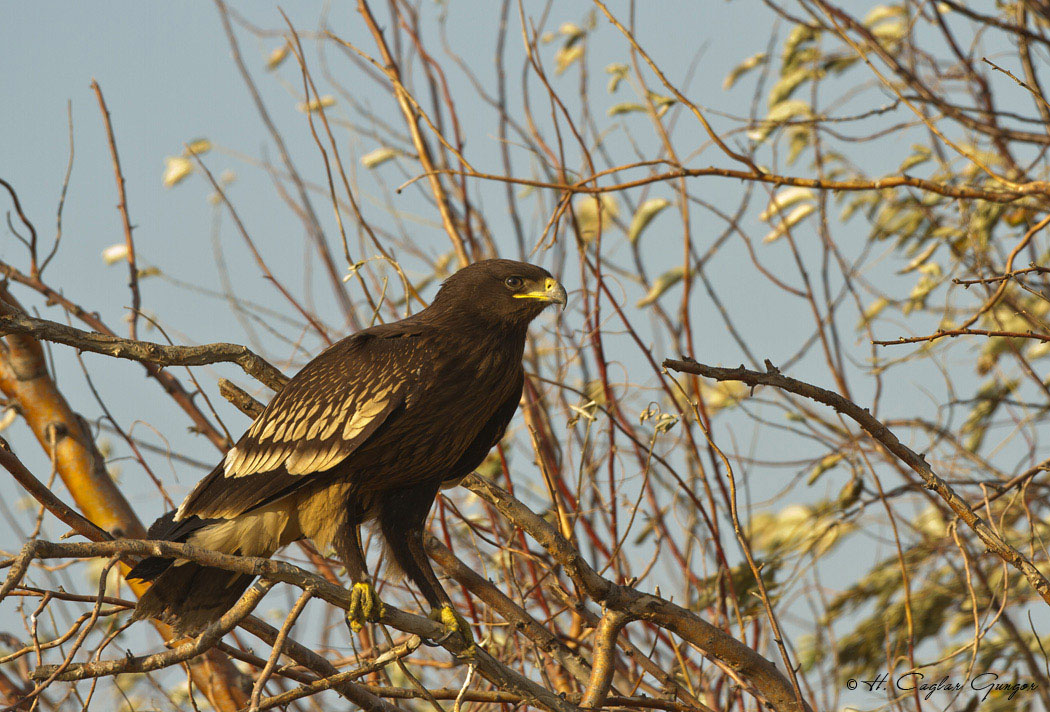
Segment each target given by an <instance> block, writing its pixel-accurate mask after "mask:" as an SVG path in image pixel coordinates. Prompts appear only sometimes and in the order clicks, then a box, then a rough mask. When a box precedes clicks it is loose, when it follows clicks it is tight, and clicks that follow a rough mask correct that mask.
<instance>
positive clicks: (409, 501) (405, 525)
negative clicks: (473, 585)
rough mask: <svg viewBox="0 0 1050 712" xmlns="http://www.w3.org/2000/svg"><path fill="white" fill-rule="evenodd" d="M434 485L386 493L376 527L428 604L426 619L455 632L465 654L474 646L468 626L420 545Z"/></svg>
mask: <svg viewBox="0 0 1050 712" xmlns="http://www.w3.org/2000/svg"><path fill="white" fill-rule="evenodd" d="M437 489H438V488H437V486H436V485H429V484H428V485H423V486H419V487H412V488H409V489H402V490H396V491H393V492H390V493H386V496H385V498H384V500H383V502H382V503H381V505H380V511H379V528H380V531H381V532H382V533H383V538H384V539H386V544H387V548H388V549H389V551H390V555H391V556H392V557H393V558H394V562H395V563H396V564H397V565H398V566H399V567H400V568H401V570H402V571H403V572H404V573H405V575H406V576H408V577H409V578H410V579H412V582H413V583H414V584H415V585H416V588H418V589H419V592H420V593H421V594H423V598H425V599H426V600H427V603H428V604H430V608H431V613H430V618H432V619H433V620H435V621H437V622H438V623H441V624H442V625H443V626H444V627H445V635H444V636H442V639H444V638H446V637H448V636H449V635H458V636H460V638H461V639H462V640H463V642H464V644H465V645H466V646H467V648H468V650H467V651H466V652H467V654H469V652H470V650H472V649H473V647H474V636H473V635H472V634H471V632H470V626H469V625H468V624H467V622H466V621H465V620H464V619H463V617H462V616H461V615H459V613H458V612H456V609H455V608H454V607H453V605H452V599H451V598H449V596H448V593H446V592H445V589H444V588H443V587H442V586H441V583H440V582H439V581H438V578H437V576H436V575H435V574H434V568H433V567H432V566H431V564H430V559H429V558H428V557H427V553H426V550H425V548H424V547H423V531H424V524H425V522H426V518H427V513H428V512H429V511H430V507H431V505H433V503H434V498H435V497H436V496H437Z"/></svg>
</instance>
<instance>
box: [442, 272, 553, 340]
mask: <svg viewBox="0 0 1050 712" xmlns="http://www.w3.org/2000/svg"><path fill="white" fill-rule="evenodd" d="M551 304H558V305H561V306H564V305H565V288H564V287H563V286H561V284H560V283H559V282H558V280H556V279H554V277H552V276H551V273H550V272H548V271H547V270H545V269H543V268H542V267H537V266H536V265H531V264H528V263H526V262H515V261H513V260H483V261H481V262H475V263H474V264H472V265H467V266H466V267H464V268H463V269H461V270H459V271H458V272H456V273H455V274H453V275H452V276H451V277H449V278H448V279H446V280H445V282H444V284H442V285H441V289H440V290H439V291H438V293H437V296H436V297H434V302H433V304H432V305H431V309H432V310H434V311H436V312H443V313H445V314H448V315H450V316H451V315H452V314H455V315H456V316H457V317H458V318H464V317H466V318H469V319H471V320H472V321H474V322H475V323H478V324H482V323H487V324H491V325H502V326H506V327H524V326H527V325H528V323H529V322H530V321H532V320H533V319H535V318H536V317H537V316H539V314H540V312H542V311H543V310H544V309H545V308H546V307H548V306H550V305H551Z"/></svg>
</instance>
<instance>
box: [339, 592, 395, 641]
mask: <svg viewBox="0 0 1050 712" xmlns="http://www.w3.org/2000/svg"><path fill="white" fill-rule="evenodd" d="M385 612H386V608H385V606H383V602H382V601H380V600H379V595H378V594H377V593H376V590H375V587H374V586H372V584H371V582H368V581H359V582H358V583H355V584H354V585H353V586H352V587H351V589H350V608H349V609H348V610H347V612H346V622H347V625H349V626H350V630H352V631H353V632H355V633H356V632H358V631H359V630H361V629H362V628H364V626H365V623H374V622H375V621H377V620H379V619H380V618H382V617H383V614H384V613H385Z"/></svg>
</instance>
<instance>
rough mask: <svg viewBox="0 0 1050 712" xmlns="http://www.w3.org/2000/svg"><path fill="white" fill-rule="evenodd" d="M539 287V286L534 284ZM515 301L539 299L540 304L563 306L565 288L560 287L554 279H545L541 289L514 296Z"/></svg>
mask: <svg viewBox="0 0 1050 712" xmlns="http://www.w3.org/2000/svg"><path fill="white" fill-rule="evenodd" d="M535 286H536V287H539V284H538V283H537V284H535ZM514 298H515V299H539V300H540V301H541V302H550V303H551V304H559V305H561V306H565V287H563V286H561V284H560V283H559V282H558V280H556V279H554V277H547V279H545V280H544V281H543V289H534V290H533V291H531V292H524V293H522V294H515V295H514Z"/></svg>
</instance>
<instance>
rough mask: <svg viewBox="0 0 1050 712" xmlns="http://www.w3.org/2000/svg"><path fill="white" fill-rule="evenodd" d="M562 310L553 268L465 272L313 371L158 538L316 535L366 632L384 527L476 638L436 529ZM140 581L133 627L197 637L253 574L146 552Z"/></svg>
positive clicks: (389, 546)
mask: <svg viewBox="0 0 1050 712" xmlns="http://www.w3.org/2000/svg"><path fill="white" fill-rule="evenodd" d="M551 304H559V305H562V306H564V305H565V289H564V287H562V285H561V284H559V283H558V281H557V280H556V279H554V277H552V276H551V274H550V273H549V272H547V271H546V270H545V269H543V268H541V267H537V266H535V265H531V264H526V263H523V262H514V261H511V260H502V259H496V260H485V261H481V262H476V263H474V264H471V265H468V266H466V267H464V268H462V269H460V270H459V271H458V272H456V273H455V274H453V275H452V276H450V277H449V278H448V279H447V280H446V281H445V282H444V283H443V284H442V285H441V288H440V289H439V290H438V292H437V295H436V296H435V297H434V299H433V301H432V302H431V304H430V305H429V306H428V307H427V308H425V309H423V310H422V311H420V312H418V313H416V314H414V315H412V316H409V317H407V318H405V319H402V320H401V321H397V322H393V323H389V324H380V325H377V326H372V327H370V328H367V329H363V330H361V331H359V332H357V333H354V334H352V335H350V336H348V337H347V338H345V339H343V340H341V341H339V342H337V343H335V344H333V345H332V346H331V347H329V348H328V349H327V350H325V351H324V352H323V353H321V354H320V355H319V356H317V357H316V358H314V359H313V360H312V361H310V362H309V363H307V364H306V365H305V366H304V367H303V368H302V370H301V371H299V372H298V373H297V374H296V375H295V376H294V377H293V378H292V379H291V380H290V381H288V383H287V384H286V385H285V386H284V388H282V389H281V390H280V391H279V392H278V393H277V395H276V396H274V398H273V400H271V401H270V403H269V405H267V406H266V408H265V409H264V410H263V411H262V413H260V415H259V416H258V417H257V418H256V419H255V421H254V422H253V423H252V424H251V426H250V427H249V428H248V430H247V431H246V432H245V433H244V434H243V435H242V436H241V437H240V439H239V440H238V441H237V443H236V445H234V447H232V448H230V450H229V451H228V452H227V453H226V456H225V458H224V459H223V460H222V462H221V463H219V464H218V465H217V466H216V467H215V469H213V470H212V471H211V472H210V473H209V474H208V475H207V476H206V477H204V479H202V480H201V481H200V482H199V483H198V484H197V485H196V487H194V488H193V490H192V491H191V492H190V493H189V495H188V496H187V497H186V499H185V500H184V501H183V502H182V504H181V505H180V506H179V508H178V509H176V510H174V511H171V512H168V513H167V514H165V515H164V516H162V517H160V518H159V519H158V520H157V521H156V522H154V523H153V525H152V526H151V527H150V529H149V533H148V535H149V538H151V539H161V540H165V541H176V542H185V543H187V544H191V545H193V546H198V547H202V548H205V549H211V550H214V551H219V552H223V553H226V554H239V555H245V556H264V557H269V556H272V555H273V554H274V553H276V552H277V550H278V549H280V548H281V547H283V546H285V545H287V544H289V543H291V542H293V541H297V540H299V539H302V538H304V537H305V538H309V539H310V540H312V541H313V542H314V544H315V545H316V546H317V547H318V548H319V549H320V550H321V551H329V550H334V551H335V553H336V554H337V555H338V556H339V558H340V559H341V560H342V562H343V564H344V566H345V567H346V571H347V574H348V575H349V577H350V579H351V581H352V587H351V589H350V593H351V604H350V607H349V611H348V613H347V622H348V623H349V625H350V627H351V628H352V629H353V630H359V629H360V628H361V626H362V625H364V623H365V622H367V621H375V620H378V619H379V618H380V617H381V616H382V612H383V607H382V603H381V602H380V601H379V598H378V596H377V595H376V592H375V588H374V587H373V584H372V581H371V579H370V577H369V574H368V568H367V566H366V563H365V555H364V551H363V549H362V546H361V533H360V530H361V526H362V525H364V524H371V525H373V526H374V527H375V529H376V531H377V532H378V533H379V534H380V535H381V537H382V539H383V542H384V544H385V546H386V550H387V552H388V554H389V559H390V560H391V561H392V563H393V564H394V566H395V567H396V568H397V569H400V571H401V572H403V573H404V574H405V575H406V576H407V577H408V578H409V579H410V580H411V581H412V582H413V583H414V584H415V586H416V587H417V588H418V590H419V592H420V593H421V594H422V596H423V598H425V599H426V601H427V603H428V604H429V606H430V608H431V613H430V614H431V617H433V618H434V619H435V620H437V621H438V622H440V623H442V625H443V626H444V628H445V631H446V635H451V634H455V633H459V634H460V635H462V636H463V637H464V638H465V639H466V640H468V641H470V640H472V638H471V635H470V630H469V627H468V626H467V624H466V623H465V621H464V620H463V619H462V618H461V617H460V616H459V614H458V613H457V612H456V611H455V609H454V608H453V607H452V604H451V599H450V598H449V596H448V594H447V593H446V592H445V590H444V589H443V588H442V586H441V584H440V582H439V581H438V579H437V576H436V575H435V574H434V569H433V568H432V567H431V564H430V561H429V559H428V558H427V555H426V552H425V550H424V547H423V532H424V527H425V521H426V517H427V513H428V512H429V511H430V508H431V506H432V505H433V503H434V500H435V498H436V497H437V493H438V490H439V489H441V488H443V487H449V486H453V485H455V484H457V483H458V482H459V481H461V480H462V479H463V478H464V477H465V476H466V475H468V474H470V473H471V472H472V471H473V470H474V469H475V468H476V467H477V466H478V465H480V464H481V462H482V461H483V460H484V459H485V456H486V455H487V453H488V452H489V450H491V449H492V447H493V446H495V445H496V444H497V443H498V442H499V441H500V439H501V438H502V437H503V434H504V432H505V431H506V429H507V425H508V423H509V422H510V420H511V417H512V416H513V415H514V412H515V410H517V407H518V402H519V400H520V399H521V393H522V386H523V384H524V371H523V369H522V356H523V354H524V350H525V341H526V336H527V330H528V326H529V323H530V322H531V321H532V320H533V319H535V318H536V317H537V316H538V315H539V314H540V313H541V312H542V311H543V310H544V309H545V308H546V307H547V306H549V305H551ZM127 578H128V579H139V580H142V581H151V582H152V586H151V587H150V588H149V590H147V591H146V593H145V594H144V595H143V596H142V597H141V598H140V599H139V602H138V604H137V606H136V609H135V613H134V618H135V619H141V618H158V619H160V620H163V621H165V622H167V623H169V624H171V625H172V626H173V627H174V629H175V631H176V632H177V633H179V634H183V635H193V634H196V633H199V632H200V631H201V630H203V629H204V628H205V627H207V625H208V624H209V623H211V622H213V621H215V620H217V619H218V618H219V617H220V616H222V614H223V613H225V612H226V611H228V610H229V609H230V608H231V607H232V606H233V605H234V604H235V603H236V602H237V600H238V598H239V597H240V596H241V594H242V593H243V592H244V591H245V590H246V589H247V588H248V586H249V585H250V584H251V582H252V580H253V578H254V577H252V576H249V575H245V574H238V573H232V572H230V571H225V570H222V569H216V568H212V567H208V566H203V565H200V564H196V563H194V562H191V561H186V560H180V559H170V558H162V557H148V558H146V559H143V560H142V561H141V562H139V563H138V564H137V565H136V566H135V567H133V568H132V569H131V571H129V572H128V574H127Z"/></svg>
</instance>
